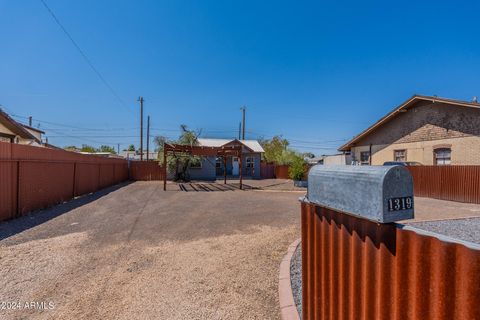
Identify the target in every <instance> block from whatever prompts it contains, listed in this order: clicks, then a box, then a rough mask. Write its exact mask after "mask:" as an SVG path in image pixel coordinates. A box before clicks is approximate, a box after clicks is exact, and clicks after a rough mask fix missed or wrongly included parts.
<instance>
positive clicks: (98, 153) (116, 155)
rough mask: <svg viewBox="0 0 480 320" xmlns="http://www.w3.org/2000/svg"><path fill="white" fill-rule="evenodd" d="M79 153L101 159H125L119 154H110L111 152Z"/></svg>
mask: <svg viewBox="0 0 480 320" xmlns="http://www.w3.org/2000/svg"><path fill="white" fill-rule="evenodd" d="M70 151H71V150H70ZM75 152H78V151H75ZM78 153H81V154H88V155H94V156H99V157H104V158H118V159H122V158H123V157H122V156H120V155H118V154H115V153H110V152H84V151H79V152H78Z"/></svg>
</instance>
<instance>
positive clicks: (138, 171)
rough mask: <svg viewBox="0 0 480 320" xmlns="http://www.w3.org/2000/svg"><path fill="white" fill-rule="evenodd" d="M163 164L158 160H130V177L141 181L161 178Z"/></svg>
mask: <svg viewBox="0 0 480 320" xmlns="http://www.w3.org/2000/svg"><path fill="white" fill-rule="evenodd" d="M163 176H164V170H163V166H161V165H160V164H159V162H158V161H130V179H132V180H143V181H154V180H155V181H156V180H163Z"/></svg>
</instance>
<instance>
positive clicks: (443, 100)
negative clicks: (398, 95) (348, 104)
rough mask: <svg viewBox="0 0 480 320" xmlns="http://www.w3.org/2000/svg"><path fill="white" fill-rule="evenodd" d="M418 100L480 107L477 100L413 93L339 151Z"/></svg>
mask: <svg viewBox="0 0 480 320" xmlns="http://www.w3.org/2000/svg"><path fill="white" fill-rule="evenodd" d="M416 100H427V101H432V102H441V103H448V104H453V105H458V106H464V107H474V108H480V104H478V103H475V102H467V101H459V100H451V99H446V98H439V97H434V96H424V95H413V96H412V97H410V99H408V100H406V101H405V102H403V103H402V104H401V105H400V106H398V107H396V108H395V109H393V110H392V111H390V112H389V113H388V114H386V115H385V116H383V117H382V118H381V119H380V120H378V121H377V122H375V123H374V124H373V125H371V126H370V127H368V128H367V129H366V130H364V131H362V132H361V133H360V134H358V135H356V136H355V137H354V138H353V139H352V140H350V141H348V142H347V143H345V144H344V145H342V146H341V147H340V148H338V151H349V150H351V148H352V147H354V144H355V143H356V142H357V141H358V140H360V139H361V138H363V137H365V136H366V135H368V134H369V133H370V132H371V131H372V130H374V129H376V128H377V127H379V126H381V125H382V124H383V123H385V122H386V121H388V120H390V119H391V118H393V117H394V116H395V115H396V114H397V113H398V112H399V111H400V110H403V109H405V108H407V107H408V106H409V105H410V104H411V103H412V102H414V101H416Z"/></svg>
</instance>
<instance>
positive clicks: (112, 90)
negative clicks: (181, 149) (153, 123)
mask: <svg viewBox="0 0 480 320" xmlns="http://www.w3.org/2000/svg"><path fill="white" fill-rule="evenodd" d="M40 2H42V4H43V5H44V7H45V8H46V9H47V11H48V12H49V13H50V15H51V16H52V18H53V20H54V21H55V22H56V23H57V24H58V25H59V26H60V28H61V29H62V31H63V33H65V35H66V36H67V38H68V39H69V40H70V41H71V42H72V44H73V46H74V47H75V48H76V49H77V51H78V52H79V53H80V55H81V56H82V57H83V59H84V60H85V61H86V62H87V64H88V65H89V66H90V68H91V69H92V70H93V72H94V73H95V74H96V75H97V76H98V78H99V79H100V80H101V81H102V82H103V84H104V85H105V86H106V87H107V88H108V90H109V91H110V93H111V94H112V95H113V96H114V97H115V98H116V99H117V100H118V102H120V104H122V105H123V106H124V107H126V108H127V109H128V110H130V108H128V106H127V104H126V103H125V101H123V99H122V98H120V96H119V95H118V94H117V92H116V91H115V90H114V89H113V87H112V86H111V85H110V84H109V83H108V81H107V80H106V79H105V77H104V76H103V75H102V74H101V73H100V71H98V69H97V68H96V67H95V66H94V65H93V63H92V61H91V60H90V59H89V58H88V57H87V55H86V54H85V52H84V51H83V50H82V48H80V46H79V45H78V43H77V42H76V41H75V40H74V39H73V37H72V35H71V34H70V33H69V32H68V31H67V29H66V28H65V27H64V26H63V24H62V23H61V22H60V20H59V19H58V18H57V16H56V15H55V13H54V12H53V11H52V9H51V8H50V7H49V6H48V5H47V3H46V2H45V1H44V0H40ZM130 111H131V110H130Z"/></svg>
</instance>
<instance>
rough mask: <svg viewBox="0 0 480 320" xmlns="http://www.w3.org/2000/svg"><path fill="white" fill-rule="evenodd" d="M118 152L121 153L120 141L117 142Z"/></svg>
mask: <svg viewBox="0 0 480 320" xmlns="http://www.w3.org/2000/svg"><path fill="white" fill-rule="evenodd" d="M117 154H120V143H117Z"/></svg>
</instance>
